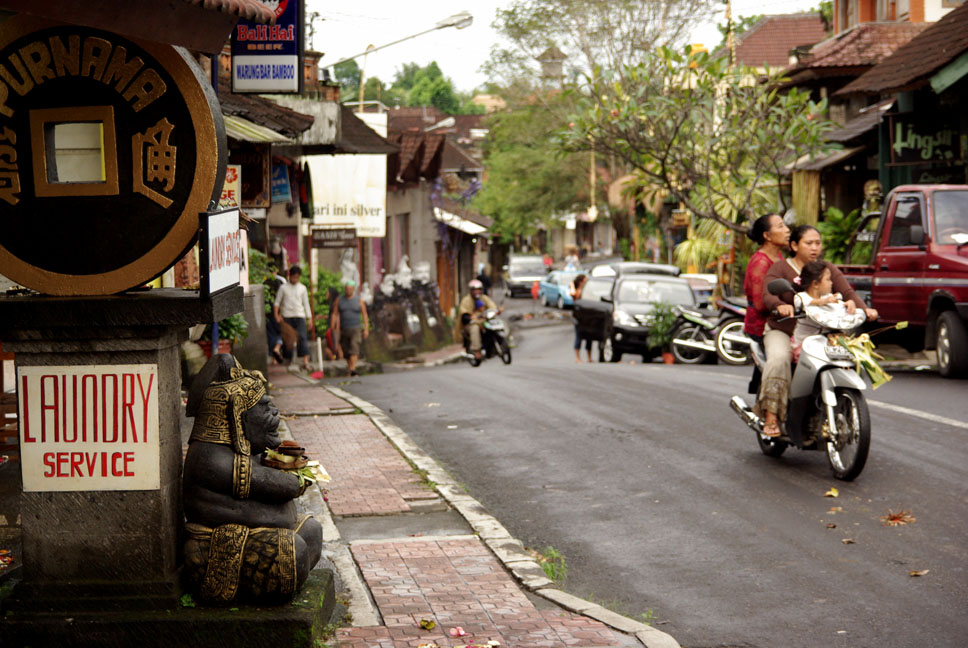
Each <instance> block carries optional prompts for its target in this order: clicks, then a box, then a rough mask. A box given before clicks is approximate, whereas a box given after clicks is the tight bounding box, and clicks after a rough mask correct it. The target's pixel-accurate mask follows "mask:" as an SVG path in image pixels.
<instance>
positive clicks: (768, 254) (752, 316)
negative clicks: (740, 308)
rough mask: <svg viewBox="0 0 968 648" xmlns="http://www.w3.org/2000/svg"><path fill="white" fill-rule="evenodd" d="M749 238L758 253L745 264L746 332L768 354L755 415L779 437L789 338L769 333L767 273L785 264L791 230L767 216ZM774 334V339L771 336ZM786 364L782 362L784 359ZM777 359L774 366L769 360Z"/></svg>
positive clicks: (768, 431)
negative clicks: (780, 387) (779, 389)
mask: <svg viewBox="0 0 968 648" xmlns="http://www.w3.org/2000/svg"><path fill="white" fill-rule="evenodd" d="M747 236H749V237H750V239H752V241H753V242H754V243H756V244H757V245H759V246H760V247H759V249H758V250H757V251H756V252H754V253H753V256H751V257H750V260H749V263H748V264H746V278H745V280H744V281H743V290H744V291H745V292H746V316H745V318H744V320H743V330H744V331H746V334H747V335H749V336H750V337H751V338H753V339H754V340H756V341H757V342H760V343H761V344H763V349H764V351H765V352H766V366H765V367H764V369H763V376H762V380H761V381H760V392H759V397H758V398H757V400H756V408H755V411H756V413H757V415H759V416H761V417H764V421H765V422H764V425H763V435H764V436H769V437H772V436H779V435H780V428H779V425H778V420H779V419H778V418H777V417H778V415H785V414H786V401H785V400H784V401H783V402H782V403H781V402H780V401H781V400H782V399H781V398H780V397H779V395H778V393H777V385H779V384H781V383H782V384H786V383H789V382H790V335H789V334H783V333H781V332H779V331H766V330H765V326H766V318H767V316H768V315H769V314H770V311H769V309H768V308H767V306H766V304H765V303H764V301H763V293H764V292H765V290H764V288H765V286H766V281H765V280H766V273H767V272H768V271H769V269H770V268H771V267H772V266H773V264H774V263H776V262H777V261H782V260H783V254H782V253H781V251H782V250H783V249H784V248H786V246H787V241H789V240H790V228H789V227H787V226H786V223H784V222H783V218H781V217H780V215H779V214H766V215H764V216H760V217H759V218H757V219H756V220H755V221H753V225H752V227H750V231H749V232H747ZM771 333H772V335H771ZM784 354H785V360H783V361H781V358H783V357H784ZM771 357H773V358H775V361H774V362H773V364H771V362H770V358H771ZM784 367H786V383H783V379H784V375H783V368H784Z"/></svg>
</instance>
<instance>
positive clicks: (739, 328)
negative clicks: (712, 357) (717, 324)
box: [716, 320, 750, 366]
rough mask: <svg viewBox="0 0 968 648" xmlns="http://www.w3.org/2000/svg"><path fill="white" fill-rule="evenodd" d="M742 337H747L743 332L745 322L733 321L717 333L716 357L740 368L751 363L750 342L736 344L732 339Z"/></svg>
mask: <svg viewBox="0 0 968 648" xmlns="http://www.w3.org/2000/svg"><path fill="white" fill-rule="evenodd" d="M740 336H742V337H746V334H745V333H744V332H743V320H733V321H732V322H729V323H728V324H726V325H725V326H723V327H721V328H720V329H719V332H718V333H716V355H718V356H719V359H720V360H722V361H723V362H725V363H726V364H730V365H733V366H739V365H744V364H746V363H748V362H749V361H750V345H749V342H736V341H734V340H732V339H730V338H735V337H740Z"/></svg>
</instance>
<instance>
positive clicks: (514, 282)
mask: <svg viewBox="0 0 968 648" xmlns="http://www.w3.org/2000/svg"><path fill="white" fill-rule="evenodd" d="M546 274H548V271H547V269H546V268H545V265H544V260H543V259H542V258H541V257H540V256H538V255H536V254H535V255H518V256H512V257H511V259H510V261H508V264H507V265H506V266H504V296H505V297H514V296H515V295H521V294H525V295H530V294H531V286H533V285H534V282H535V281H541V280H542V279H543V278H544V277H545V275H546Z"/></svg>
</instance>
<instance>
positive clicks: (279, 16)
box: [232, 0, 304, 93]
mask: <svg viewBox="0 0 968 648" xmlns="http://www.w3.org/2000/svg"><path fill="white" fill-rule="evenodd" d="M266 4H267V5H269V6H270V7H271V6H273V4H274V5H275V13H276V21H275V24H273V25H258V24H255V23H253V22H250V21H248V20H246V19H245V18H242V19H240V20H239V22H238V24H237V25H236V26H235V29H234V30H233V31H232V92H277V93H301V92H302V89H303V75H302V61H303V48H304V44H303V43H304V39H303V2H302V0H274V1H273V2H268V3H266Z"/></svg>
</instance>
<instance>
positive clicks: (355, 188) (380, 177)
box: [307, 155, 387, 238]
mask: <svg viewBox="0 0 968 648" xmlns="http://www.w3.org/2000/svg"><path fill="white" fill-rule="evenodd" d="M307 160H308V163H309V174H310V180H311V182H312V188H313V198H312V200H313V205H312V214H313V221H312V224H313V225H316V226H321V227H351V228H353V229H355V230H356V235H357V236H359V237H376V238H380V237H383V236H385V235H386V213H387V210H386V205H387V157H386V156H385V155H310V156H309V157H308V158H307Z"/></svg>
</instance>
